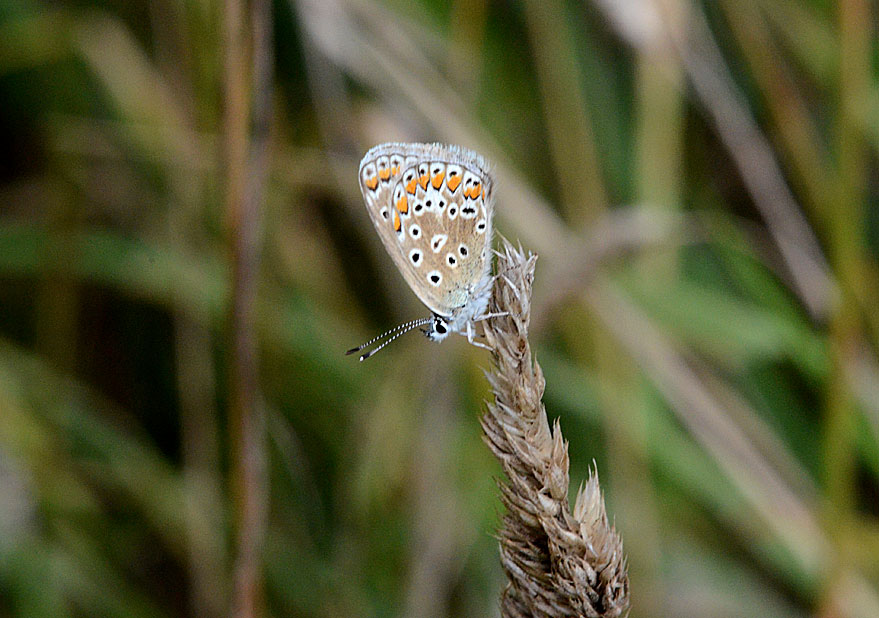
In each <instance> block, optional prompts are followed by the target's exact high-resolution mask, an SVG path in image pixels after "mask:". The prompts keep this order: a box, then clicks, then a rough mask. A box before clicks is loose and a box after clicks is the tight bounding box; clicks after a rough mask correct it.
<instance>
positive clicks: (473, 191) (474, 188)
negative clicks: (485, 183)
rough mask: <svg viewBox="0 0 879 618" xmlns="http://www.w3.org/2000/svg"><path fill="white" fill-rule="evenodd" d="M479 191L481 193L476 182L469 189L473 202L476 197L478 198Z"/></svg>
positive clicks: (480, 186) (480, 188) (479, 186)
mask: <svg viewBox="0 0 879 618" xmlns="http://www.w3.org/2000/svg"><path fill="white" fill-rule="evenodd" d="M481 191H482V185H480V184H479V183H478V182H477V183H476V184H475V185H473V186H472V187H471V188H470V198H471V199H474V200H475V199H476V198H477V197H479V194H480V192H481Z"/></svg>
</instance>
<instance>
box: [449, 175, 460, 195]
mask: <svg viewBox="0 0 879 618" xmlns="http://www.w3.org/2000/svg"><path fill="white" fill-rule="evenodd" d="M460 184H461V174H458V175H457V176H449V180H448V181H447V182H446V185H448V187H449V191H451V192H452V193H454V192H455V190H456V189H457V188H458V185H460Z"/></svg>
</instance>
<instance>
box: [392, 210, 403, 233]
mask: <svg viewBox="0 0 879 618" xmlns="http://www.w3.org/2000/svg"><path fill="white" fill-rule="evenodd" d="M402 225H403V224H402V223H400V215H398V214H397V213H394V231H395V232H399V231H400V227H402Z"/></svg>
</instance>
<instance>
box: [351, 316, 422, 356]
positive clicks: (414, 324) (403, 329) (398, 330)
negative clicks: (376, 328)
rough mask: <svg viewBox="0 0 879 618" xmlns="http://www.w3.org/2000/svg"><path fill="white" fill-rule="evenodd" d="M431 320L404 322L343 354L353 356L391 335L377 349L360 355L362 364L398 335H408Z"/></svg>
mask: <svg viewBox="0 0 879 618" xmlns="http://www.w3.org/2000/svg"><path fill="white" fill-rule="evenodd" d="M431 320H433V318H432V317H429V318H419V319H417V320H412V321H411V322H406V323H404V324H400V325H399V326H395V327H394V328H392V329H391V330H389V331H385V332H383V333H382V334H381V335H378V336H377V337H373V338H372V339H370V340H369V341H367V342H366V343H362V344H360V345H359V346H357V347H356V348H351V349H350V350H348V351H347V352H345V355H346V356H347V355H349V354H354V353H355V352H359V351H360V350H362V349H363V348H368V347H369V346H371V345H372V344H373V343H375V342H376V341H379V340H380V339H384V338H385V337H387V336H389V335H392V336H391V338H390V339H388V340H387V341H385V342H383V343H382V344H381V345H379V346H378V347H377V348H375V349H373V350H370V351H369V352H366V353H365V354H362V355H361V356H360V361H361V362H362V361H364V360H366V359H367V358H369V357H370V356H372V355H373V354H375V353H376V352H378V351H379V350H381V349H382V348H383V347H385V346H386V345H388V344H389V343H390V342H392V341H393V340H394V339H396V338H397V337H399V336H400V335H402V334H405V333H408V332H409V331H410V330H412V329H413V328H418V327H419V326H424V325H425V324H430V322H431Z"/></svg>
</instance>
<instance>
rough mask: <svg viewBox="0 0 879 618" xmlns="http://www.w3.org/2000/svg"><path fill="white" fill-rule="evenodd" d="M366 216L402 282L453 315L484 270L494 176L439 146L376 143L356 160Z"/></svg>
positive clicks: (472, 158)
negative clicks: (400, 275) (398, 271)
mask: <svg viewBox="0 0 879 618" xmlns="http://www.w3.org/2000/svg"><path fill="white" fill-rule="evenodd" d="M359 176H360V189H361V191H362V193H363V197H364V200H365V201H366V206H367V210H368V212H369V217H370V219H371V220H372V222H373V225H374V226H375V228H376V231H377V232H378V235H379V238H381V240H382V243H383V244H384V246H385V249H386V250H387V252H388V254H389V255H390V256H391V259H392V260H393V261H394V264H395V265H396V266H397V268H398V269H399V270H400V272H401V273H402V275H403V278H404V279H405V280H406V283H408V284H409V287H411V288H412V291H413V292H415V294H416V295H417V296H418V298H419V299H420V300H421V302H423V303H424V304H425V305H427V307H428V308H429V309H430V310H431V311H433V312H434V313H436V314H439V315H441V316H452V315H454V314H456V313H457V312H458V310H460V309H461V308H462V307H464V306H465V305H467V303H468V302H470V301H471V300H472V299H473V297H474V296H475V295H476V294H477V293H481V292H480V291H479V289H480V288H482V287H485V281H486V278H487V277H489V276H490V275H489V273H490V270H491V255H490V251H491V246H490V245H491V234H492V215H493V214H494V212H493V211H494V203H493V184H494V183H493V179H492V177H491V174H490V173H489V171H488V165H487V163H486V161H485V160H484V159H483V157H482V156H480V155H479V154H477V153H475V152H473V151H471V150H467V149H465V148H461V147H459V146H444V145H441V144H402V143H390V144H382V145H380V146H376V147H375V148H372V149H371V150H370V151H369V152H367V153H366V156H364V158H363V160H362V161H361V163H360V174H359Z"/></svg>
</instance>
